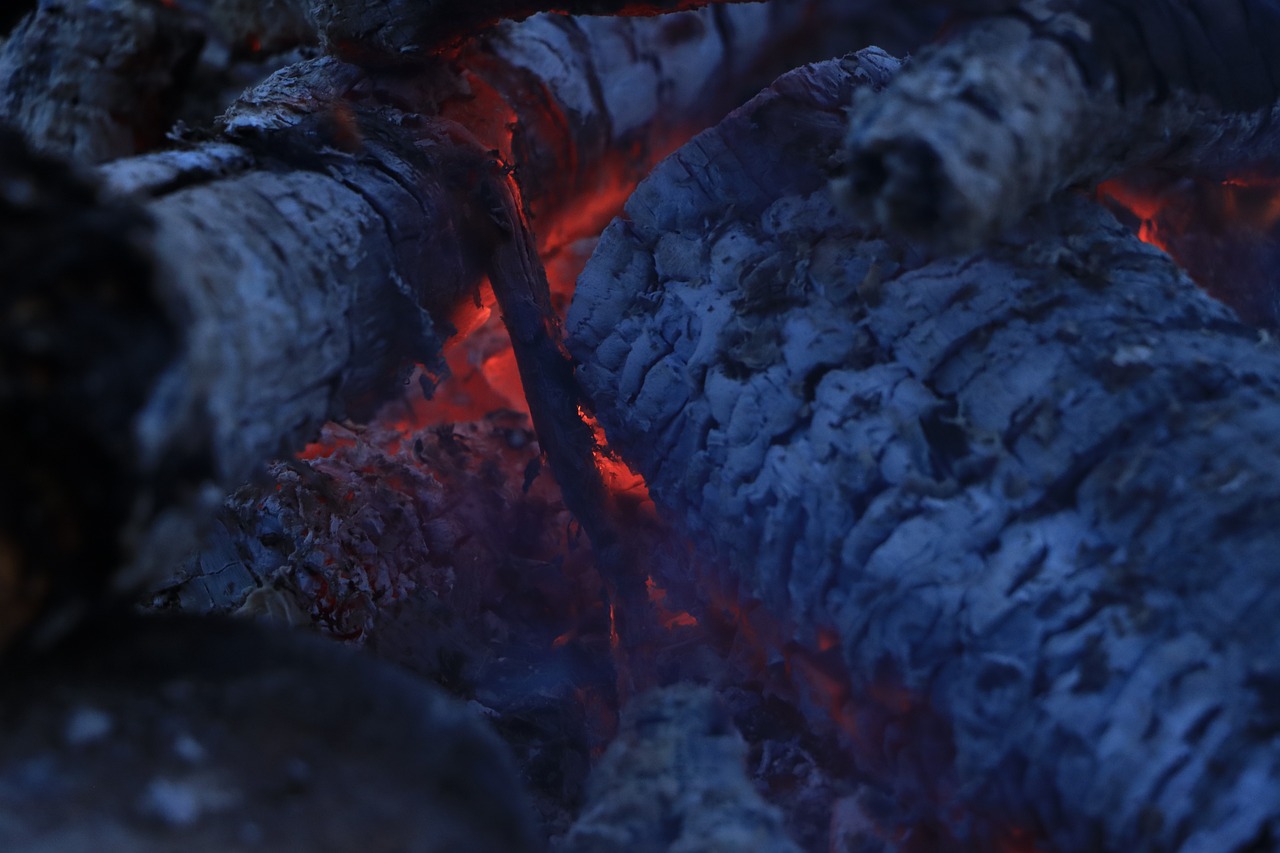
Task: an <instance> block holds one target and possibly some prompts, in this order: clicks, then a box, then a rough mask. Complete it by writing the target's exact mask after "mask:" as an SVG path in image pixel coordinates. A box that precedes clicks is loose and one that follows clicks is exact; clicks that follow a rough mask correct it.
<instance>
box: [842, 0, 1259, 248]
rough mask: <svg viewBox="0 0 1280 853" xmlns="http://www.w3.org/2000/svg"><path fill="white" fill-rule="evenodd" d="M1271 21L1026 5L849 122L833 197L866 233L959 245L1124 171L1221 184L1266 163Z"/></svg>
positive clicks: (925, 56) (1231, 4) (1252, 15)
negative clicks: (882, 231)
mask: <svg viewBox="0 0 1280 853" xmlns="http://www.w3.org/2000/svg"><path fill="white" fill-rule="evenodd" d="M1277 39H1280V10H1277V8H1276V6H1275V4H1273V3H1268V2H1260V0H1228V2H1218V0H1195V2H1190V3H1186V2H1174V0H1159V2H1153V3H1147V4H1144V5H1142V6H1141V8H1137V9H1129V8H1128V7H1127V6H1126V5H1124V4H1116V3H1111V2H1107V0H1075V2H1067V3H1053V2H1040V0H1035V2H1026V3H1024V4H1022V6H1021V7H1020V8H1019V9H1017V10H1013V11H1010V12H1008V13H1006V14H1002V15H997V16H992V17H990V18H985V19H982V20H980V21H978V22H977V23H975V24H974V25H973V26H972V27H970V28H969V29H967V30H965V31H963V32H962V33H960V34H958V35H956V36H955V37H954V38H953V39H951V40H950V41H948V42H946V43H944V44H942V45H940V46H937V47H934V48H932V49H930V50H928V51H925V52H923V53H922V54H921V56H920V58H919V60H918V61H917V62H916V63H914V64H913V65H912V67H911V68H910V69H908V70H907V71H905V72H904V73H903V74H902V75H901V76H900V77H898V78H897V79H896V80H895V81H894V83H893V84H892V85H891V87H890V92H889V93H888V95H887V96H886V97H883V98H875V99H867V100H863V101H862V102H861V103H860V105H859V106H858V107H857V108H856V109H855V110H854V112H853V115H852V116H851V119H850V126H849V133H848V137H847V139H846V141H845V151H844V153H843V155H842V156H843V158H844V160H845V170H846V174H845V175H844V176H843V177H842V178H840V179H839V181H838V188H839V190H840V192H841V194H842V195H843V196H844V197H845V198H846V200H847V201H849V202H850V203H851V204H852V205H853V206H854V208H855V209H856V210H858V211H859V212H860V214H861V215H863V216H865V217H868V218H869V219H870V221H874V222H878V223H880V224H881V225H884V226H886V227H890V228H893V229H896V230H899V231H901V232H903V233H905V234H910V235H913V236H916V237H919V238H922V239H927V240H929V241H931V242H932V243H934V244H937V245H941V246H945V247H951V248H957V249H962V248H971V247H973V246H976V245H978V244H979V243H980V242H982V241H983V240H985V239H987V238H988V237H991V236H993V235H996V234H999V233H1000V232H1001V231H1003V230H1004V229H1006V228H1008V227H1010V226H1011V225H1013V224H1015V223H1017V222H1019V221H1020V220H1021V219H1022V217H1023V216H1024V214H1025V213H1026V211H1027V210H1028V209H1029V208H1030V207H1032V206H1033V205H1035V204H1039V203H1042V202H1044V201H1047V200H1048V199H1049V197H1050V196H1051V195H1053V194H1054V193H1055V192H1057V191H1058V190H1060V189H1062V188H1064V187H1067V186H1072V185H1077V184H1092V183H1096V182H1097V181H1099V180H1102V179H1104V178H1106V177H1109V176H1111V175H1115V174H1117V173H1119V172H1121V171H1123V170H1125V169H1126V168H1131V167H1133V166H1136V165H1144V164H1146V165H1149V164H1161V165H1166V166H1169V167H1171V168H1176V169H1179V170H1183V171H1185V170H1188V169H1195V170H1199V171H1200V172H1201V173H1204V174H1217V175H1219V176H1222V175H1223V174H1224V173H1226V172H1230V171H1232V170H1234V171H1236V172H1239V171H1240V170H1245V169H1248V168H1249V167H1250V166H1253V165H1256V164H1257V163H1259V162H1261V161H1266V160H1268V159H1274V158H1275V157H1276V156H1277V155H1280V136H1277V134H1276V133H1275V132H1274V130H1273V128H1274V127H1275V119H1276V118H1277V114H1278V112H1280V107H1278V106H1277V100H1278V99H1280V89H1278V88H1277V85H1278V84H1277V81H1278V80H1280V60H1278V59H1277V54H1276V52H1275V51H1274V50H1272V49H1271V46H1272V45H1274V44H1275V43H1276V41H1277Z"/></svg>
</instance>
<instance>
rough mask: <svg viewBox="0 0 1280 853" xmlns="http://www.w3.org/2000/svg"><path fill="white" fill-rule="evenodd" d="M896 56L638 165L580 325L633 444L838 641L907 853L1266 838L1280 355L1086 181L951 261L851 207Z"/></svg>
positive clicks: (697, 526) (1248, 843)
mask: <svg viewBox="0 0 1280 853" xmlns="http://www.w3.org/2000/svg"><path fill="white" fill-rule="evenodd" d="M891 65H892V63H891V61H889V60H888V59H887V58H886V57H884V56H883V55H877V54H874V53H870V52H864V53H863V54H860V55H858V57H856V58H854V59H852V60H847V61H845V62H842V63H838V64H837V63H831V64H827V65H824V66H819V67H815V68H811V69H807V70H802V71H799V72H797V73H795V74H792V75H788V76H787V77H785V78H783V80H781V81H780V82H779V83H778V84H777V85H776V86H775V87H774V89H773V90H772V91H771V92H769V93H767V94H765V95H762V96H761V97H760V98H759V99H758V100H756V101H754V102H752V104H750V105H749V106H748V107H745V108H744V109H743V110H742V111H740V112H739V113H736V114H735V115H734V116H733V117H731V118H730V119H729V120H727V121H726V122H725V123H723V124H722V125H721V126H720V127H719V128H717V129H716V130H714V131H710V132H708V133H705V134H703V135H701V136H699V137H697V138H696V139H695V140H694V141H693V142H691V143H690V144H689V145H688V146H686V147H685V148H683V149H682V150H681V151H680V152H678V153H677V154H676V155H675V156H673V157H672V158H670V159H668V160H667V161H666V162H664V163H663V164H662V165H661V166H660V167H659V168H658V169H657V170H656V171H655V173H654V174H653V176H652V177H651V178H649V179H648V180H647V181H646V182H645V183H644V184H642V185H641V186H640V187H639V188H638V190H637V192H636V193H635V194H634V195H633V197H632V198H631V200H630V201H629V202H628V204H627V207H626V216H625V218H623V219H621V220H619V221H617V222H615V223H614V224H613V225H612V226H610V228H609V230H608V231H607V232H606V234H605V236H604V237H603V238H602V240H601V243H600V247H599V248H598V249H597V252H596V254H595V256H594V257H593V259H592V260H591V262H590V263H589V265H588V267H587V270H586V271H585V273H584V274H583V276H582V277H581V278H580V280H579V285H578V291H577V294H576V296H575V299H574V303H573V306H572V309H571V312H570V319H569V328H570V333H571V335H572V338H571V349H572V351H573V352H574V353H575V355H577V357H578V358H579V359H580V360H581V363H582V367H581V370H580V374H581V377H582V380H583V382H584V383H585V384H586V386H587V388H588V390H589V393H590V394H591V395H592V396H593V399H594V400H595V402H596V404H597V406H598V410H597V414H598V416H599V418H600V420H601V422H602V424H603V425H604V426H605V428H606V430H607V431H608V434H609V437H610V441H611V444H613V445H614V446H615V447H616V448H617V449H619V450H620V451H622V453H623V455H624V456H625V457H626V458H627V459H628V460H629V462H631V464H632V465H633V466H635V467H636V468H637V469H638V470H639V471H640V473H642V474H643V475H644V476H645V478H646V480H647V481H648V483H649V486H650V489H651V491H652V494H653V496H654V499H655V501H656V502H657V503H658V505H659V506H660V507H665V508H666V510H667V511H669V512H670V513H672V514H673V516H674V517H675V518H677V519H679V520H680V522H681V523H682V524H683V525H684V527H685V529H686V530H687V531H689V533H690V535H691V536H692V537H693V538H694V539H695V540H697V541H700V542H702V543H703V545H704V547H705V548H707V549H708V550H710V551H713V552H715V553H716V554H717V555H719V556H721V557H723V558H725V559H726V561H727V562H728V563H729V565H730V566H731V567H732V568H731V571H730V573H729V575H728V576H727V577H726V579H725V585H726V586H727V587H728V588H730V589H734V588H736V589H737V590H738V591H739V593H740V595H741V597H742V598H744V599H746V600H748V601H756V602H758V603H759V604H760V606H759V609H760V610H763V611H766V612H768V613H771V614H772V617H773V619H774V620H775V621H777V622H781V624H782V625H783V626H784V627H785V626H788V625H789V626H798V627H791V628H789V629H787V630H789V631H790V633H791V634H792V635H793V636H794V638H795V640H796V643H797V644H798V645H799V646H801V647H803V648H806V649H812V650H814V651H815V654H816V653H817V652H818V651H819V650H821V649H830V651H829V652H827V653H826V654H825V656H823V655H818V657H819V658H823V659H825V658H832V656H835V658H834V659H830V660H826V664H827V666H828V671H829V672H830V671H831V668H832V667H839V668H842V670H843V673H844V676H843V677H846V678H847V682H846V683H845V685H844V690H845V692H844V693H842V694H839V695H836V696H835V697H834V701H831V700H832V696H831V693H830V691H828V696H827V699H828V706H827V708H825V709H824V713H829V714H833V715H834V716H835V718H836V721H837V722H838V723H840V725H841V726H842V727H843V728H844V731H845V733H846V735H847V738H848V742H849V744H850V749H851V752H852V755H853V756H854V758H855V759H856V760H857V761H858V762H859V766H860V767H861V769H862V772H864V773H865V774H866V776H867V777H868V778H869V779H872V780H875V781H876V782H877V783H878V784H880V785H882V786H883V787H884V789H885V793H886V797H887V798H888V800H887V802H890V803H891V804H893V808H890V809H889V810H888V813H887V814H884V815H881V819H882V820H883V821H884V822H885V823H886V824H887V826H885V827H884V828H885V830H886V835H887V837H889V838H894V837H898V838H902V837H906V838H908V839H909V840H908V841H907V842H903V843H902V844H901V848H902V849H910V848H911V843H912V839H913V840H914V843H915V844H916V845H919V849H957V850H959V849H983V850H985V849H991V848H993V847H997V848H998V847H1000V846H1007V845H1008V844H1011V843H1013V842H1014V841H1015V840H1017V839H1024V840H1025V839H1026V838H1027V837H1028V834H1029V835H1030V836H1032V837H1035V838H1038V839H1040V840H1041V842H1042V843H1043V844H1044V845H1045V846H1047V847H1048V848H1049V849H1053V850H1057V851H1063V853H1065V851H1087V850H1150V851H1156V850H1161V851H1168V850H1180V851H1193V850H1195V851H1201V850H1203V851H1210V850H1213V851H1244V850H1252V849H1266V848H1268V847H1269V846H1271V845H1272V844H1274V843H1275V840H1276V839H1277V838H1278V837H1280V751H1278V750H1277V747H1276V744H1275V741H1274V740H1273V738H1272V736H1271V733H1272V732H1273V730H1274V726H1275V715H1274V711H1275V685H1276V684H1277V683H1278V682H1277V678H1278V677H1280V671H1277V668H1276V666H1275V663H1274V655H1273V649H1274V648H1275V646H1276V643H1277V641H1278V640H1280V637H1278V636H1277V632H1278V631H1280V627H1278V626H1280V619H1277V608H1280V583H1278V582H1277V577H1278V575H1277V566H1276V554H1277V553H1280V552H1278V551H1277V547H1278V546H1280V534H1278V533H1277V530H1276V526H1275V524H1274V521H1273V519H1274V517H1275V515H1276V512H1277V510H1280V439H1278V438H1277V435H1280V433H1277V430H1276V428H1275V427H1276V424H1277V423H1280V351H1277V349H1276V347H1275V346H1274V345H1273V344H1270V343H1268V342H1267V341H1266V340H1265V338H1262V339H1260V338H1259V335H1258V334H1257V333H1256V332H1254V331H1252V330H1249V329H1246V328H1244V327H1241V326H1240V325H1238V324H1237V323H1236V322H1235V321H1234V320H1233V318H1232V317H1231V316H1230V313H1229V312H1228V311H1227V310H1226V309H1225V308H1223V307H1222V306H1220V305H1218V304H1216V303H1213V302H1211V301H1210V300H1209V299H1207V298H1206V297H1204V296H1203V295H1202V294H1201V293H1200V292H1199V291H1197V290H1196V289H1195V288H1194V286H1193V285H1192V284H1191V282H1190V281H1189V280H1187V279H1186V277H1185V276H1183V275H1182V274H1180V273H1179V272H1178V270H1177V269H1176V268H1175V267H1174V265H1173V264H1172V263H1171V262H1170V261H1169V260H1168V258H1167V257H1166V256H1164V255H1163V254H1161V253H1160V252H1158V251H1156V250H1155V249H1153V248H1152V247H1150V246H1147V245H1145V244H1142V243H1139V242H1138V241H1137V240H1135V239H1134V238H1133V237H1132V236H1130V235H1129V234H1128V233H1127V232H1126V231H1125V230H1124V229H1122V228H1121V227H1119V226H1118V225H1117V224H1116V223H1115V222H1114V220H1112V219H1111V218H1110V217H1109V216H1108V215H1107V214H1105V213H1104V212H1102V211H1101V210H1100V209H1099V208H1097V207H1096V206H1095V205H1093V204H1091V203H1089V202H1088V201H1086V200H1084V199H1082V198H1078V197H1066V198H1062V199H1059V200H1058V201H1057V202H1055V203H1054V204H1053V205H1051V206H1050V207H1048V208H1047V209H1046V210H1045V211H1044V212H1043V213H1042V214H1040V215H1039V216H1037V217H1036V218H1035V219H1033V220H1031V221H1029V222H1028V223H1027V224H1026V225H1025V226H1024V227H1021V228H1019V229H1016V230H1015V232H1014V233H1011V234H1010V235H1009V237H1008V239H1007V240H1006V241H1001V242H999V243H997V244H995V245H993V246H992V247H990V248H989V249H988V250H987V251H985V252H983V253H981V254H976V255H968V256H963V257H954V258H949V259H944V260H930V259H929V258H928V257H927V256H925V255H923V254H922V253H920V252H919V251H918V250H915V249H913V248H912V247H911V246H909V245H905V244H903V243H901V242H897V241H895V240H890V239H888V238H885V237H882V236H879V235H877V234H875V233H874V232H870V233H869V232H865V231H861V230H859V229H858V228H857V227H855V226H854V225H852V224H850V223H849V222H848V221H847V220H846V219H845V218H844V217H843V216H842V215H841V214H840V213H839V212H837V211H836V210H834V209H833V204H832V201H831V200H830V199H829V198H828V195H827V193H826V190H825V183H826V177H827V176H826V172H825V169H826V166H827V164H828V163H829V159H828V158H829V156H830V155H831V154H832V153H834V152H835V151H836V150H837V148H838V147H839V141H840V136H841V125H842V124H843V116H842V115H841V106H842V105H843V104H844V103H846V102H847V99H848V97H849V96H850V94H851V89H853V88H854V87H855V86H856V85H858V84H860V83H861V84H870V85H867V86H866V88H868V89H874V88H876V87H878V86H879V85H881V84H883V83H884V82H886V81H887V77H888V74H887V73H886V71H887V69H888V68H889V67H890V66H891ZM868 97H870V96H868ZM671 583H672V588H673V595H674V591H675V587H676V581H675V580H672V581H671ZM695 583H697V584H698V585H699V586H700V587H701V588H702V589H703V590H705V587H706V584H705V581H702V580H699V581H695ZM895 813H896V816H895ZM931 821H936V823H935V825H934V826H933V827H932V828H930V827H929V824H930V822H931ZM938 824H941V825H938ZM908 827H910V828H912V831H911V832H909V833H907V834H906V836H901V835H897V834H896V833H897V831H898V830H903V829H906V828H908ZM1015 828H1016V829H1015ZM922 838H923V839H925V840H924V841H921V839H922ZM891 846H892V845H891Z"/></svg>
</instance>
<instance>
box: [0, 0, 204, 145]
mask: <svg viewBox="0 0 1280 853" xmlns="http://www.w3.org/2000/svg"><path fill="white" fill-rule="evenodd" d="M202 42H203V39H202V36H201V32H200V28H199V27H198V25H197V22H196V21H195V20H194V19H193V18H192V17H191V16H189V15H187V14H185V13H184V12H183V11H182V10H180V9H177V8H174V7H173V6H171V5H168V4H164V3H160V2H154V3H153V2H145V0H103V2H97V3H83V2H66V0H44V2H41V3H40V4H39V6H38V8H37V9H36V10H34V11H33V12H32V13H31V14H30V15H28V16H26V17H25V18H24V19H23V20H22V21H21V22H20V23H19V24H18V26H17V27H15V28H14V30H13V32H12V33H10V34H9V37H8V38H7V39H5V40H3V41H0V123H3V124H8V125H11V126H13V127H18V128H21V129H22V130H23V131H24V132H25V134H26V137H27V141H28V142H29V143H30V144H32V145H34V146H35V147H36V148H38V149H39V150H41V151H43V152H45V153H48V154H54V155H58V156H62V157H67V158H69V159H72V160H77V161H80V162H83V163H100V162H103V161H105V160H111V159H114V158H116V157H122V156H125V155H128V154H133V153H135V152H137V151H139V150H142V149H145V148H147V147H150V146H152V145H154V144H155V143H156V142H158V141H159V140H160V139H162V138H163V135H164V132H165V131H166V130H168V128H169V125H170V124H171V123H172V120H173V115H174V112H175V110H176V108H177V105H178V101H179V98H180V95H181V93H182V91H183V89H184V87H185V86H186V83H187V79H188V77H189V76H190V73H191V71H192V68H193V66H194V65H195V62H196V57H197V55H198V54H199V52H200V48H201V45H202Z"/></svg>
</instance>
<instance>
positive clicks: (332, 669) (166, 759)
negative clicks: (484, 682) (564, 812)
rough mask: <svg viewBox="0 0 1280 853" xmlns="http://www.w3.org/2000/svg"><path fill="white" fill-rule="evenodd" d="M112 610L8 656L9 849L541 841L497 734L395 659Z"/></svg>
mask: <svg viewBox="0 0 1280 853" xmlns="http://www.w3.org/2000/svg"><path fill="white" fill-rule="evenodd" d="M97 627H98V628H99V630H98V631H96V632H94V633H92V634H89V635H83V636H81V637H80V638H79V639H78V640H77V641H75V642H72V643H70V644H68V645H66V646H65V647H64V648H63V649H62V650H61V651H60V652H59V653H58V655H56V656H54V657H44V658H39V659H37V660H36V661H33V662H31V663H30V664H29V665H28V666H26V667H24V668H22V669H18V670H15V669H13V668H12V667H9V668H8V669H7V670H6V671H5V673H4V675H5V679H4V691H3V695H0V714H3V716H4V719H5V733H4V736H3V737H0V804H3V808H0V843H2V844H3V846H4V848H5V849H7V850H59V851H67V853H79V852H80V851H83V853H88V852H89V851H112V853H143V852H144V851H165V850H175V849H181V850H190V851H209V853H214V851H225V850H234V849H245V848H252V847H261V848H263V849H271V850H289V849H305V850H316V851H347V850H369V851H378V852H379V853H381V852H382V851H387V852H388V853H389V851H392V850H398V851H399V850H413V851H424V853H425V851H442V853H443V851H455V850H478V851H493V853H499V851H502V853H506V851H523V850H536V849H540V846H541V845H540V844H539V843H538V842H537V841H536V838H535V835H534V831H533V827H532V820H531V815H530V813H529V809H528V805H527V803H526V801H525V799H524V797H523V795H522V792H521V786H520V782H519V779H518V777H517V776H516V773H515V770H514V766H513V764H512V761H511V757H510V755H509V754H508V753H507V752H506V751H505V750H504V749H503V747H502V745H501V744H500V743H499V742H498V740H497V739H496V738H495V737H494V735H493V733H492V732H491V731H489V730H488V728H487V727H485V726H484V724H483V723H481V722H480V721H479V720H478V719H477V718H476V717H475V715H474V714H472V713H471V712H470V711H469V710H468V709H467V708H465V707H463V706H462V705H461V704H460V703H456V702H455V700H451V699H448V698H447V697H445V696H444V695H443V694H442V693H440V692H439V691H437V690H435V689H432V688H429V687H427V686H426V685H424V684H422V683H420V682H417V681H415V680H414V679H412V678H410V677H408V676H406V675H405V674H404V673H403V672H401V671H399V670H398V669H396V668H394V667H391V666H389V665H386V664H381V663H378V662H376V661H374V660H371V659H369V658H367V657H364V656H361V655H358V654H354V653H352V652H351V651H350V650H346V649H342V648H339V647H337V646H336V645H333V644H331V643H324V642H322V641H320V640H316V639H314V638H309V637H304V636H300V635H298V634H296V633H291V632H287V631H285V630H283V629H278V628H277V629H267V628H264V627H261V626H255V625H252V624H249V623H245V622H239V623H237V622H226V621H221V620H214V619H200V620H195V619H190V618H187V619H146V620H141V619H139V620H130V621H127V622H123V623H122V622H115V623H112V624H110V625H103V626H97Z"/></svg>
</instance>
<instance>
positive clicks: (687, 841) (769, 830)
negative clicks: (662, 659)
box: [557, 685, 800, 853]
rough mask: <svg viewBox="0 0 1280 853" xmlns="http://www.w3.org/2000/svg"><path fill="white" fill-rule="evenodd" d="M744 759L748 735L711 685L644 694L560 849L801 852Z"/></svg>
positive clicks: (589, 852)
mask: <svg viewBox="0 0 1280 853" xmlns="http://www.w3.org/2000/svg"><path fill="white" fill-rule="evenodd" d="M745 762H746V746H745V744H744V743H743V741H742V736H741V735H740V734H738V732H737V730H736V729H735V728H734V727H733V721H732V720H731V719H730V718H729V714H728V712H727V711H726V710H725V708H724V707H723V706H722V705H721V704H720V702H719V700H717V698H716V696H715V694H714V693H712V692H711V691H710V690H709V689H707V688H704V687H695V686H692V685H676V686H674V687H668V688H665V689H663V690H659V691H653V692H650V693H646V694H644V695H642V696H638V697H637V698H636V699H634V700H632V702H631V703H629V705H628V706H627V708H626V709H625V710H624V711H623V716H622V725H621V730H620V731H619V733H618V737H617V738H616V739H615V740H614V742H613V743H612V744H610V746H609V749H608V750H607V751H606V752H605V754H604V757H603V758H602V759H601V761H600V763H599V765H597V767H596V768H595V770H594V771H593V772H592V776H591V779H590V781H589V783H588V785H589V790H588V795H587V803H586V805H585V806H584V808H583V811H582V815H581V817H579V819H578V820H577V822H576V823H575V824H574V825H573V828H572V829H571V830H570V831H569V834H568V836H567V837H566V838H565V840H564V841H563V843H562V844H561V845H559V846H558V847H557V850H559V851H561V853H606V851H616V850H629V851H636V853H659V851H667V850H670V851H690V853H692V851H707V853H730V851H738V850H760V851H770V853H798V851H799V849H800V848H798V847H797V846H796V845H795V844H794V843H792V841H791V840H790V839H789V838H787V835H786V831H785V830H784V829H783V825H782V815H781V814H780V813H779V812H778V810H777V809H776V808H773V807H772V806H770V805H768V804H767V803H765V802H764V800H763V799H761V797H760V795H759V794H758V793H757V792H756V790H755V789H754V788H753V787H752V786H751V783H750V781H748V779H747V777H746V772H745Z"/></svg>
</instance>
